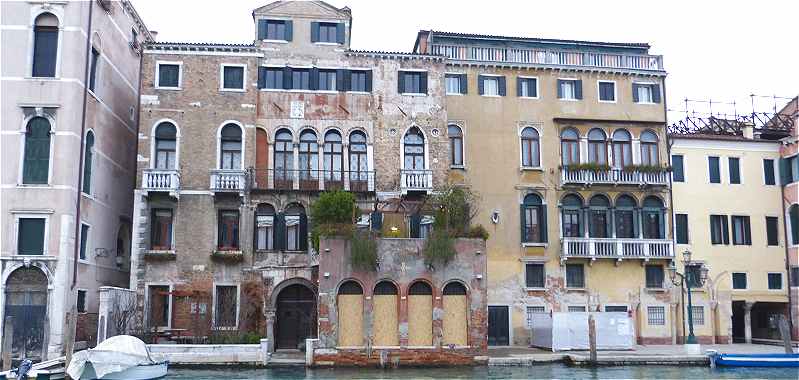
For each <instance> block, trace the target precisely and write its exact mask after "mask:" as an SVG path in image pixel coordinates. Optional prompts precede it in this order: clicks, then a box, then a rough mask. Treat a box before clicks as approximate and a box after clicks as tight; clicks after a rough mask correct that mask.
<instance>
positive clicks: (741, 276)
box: [732, 272, 747, 290]
mask: <svg viewBox="0 0 799 380" xmlns="http://www.w3.org/2000/svg"><path fill="white" fill-rule="evenodd" d="M746 287H747V284H746V273H741V272H733V274H732V288H733V289H735V290H745V289H746Z"/></svg>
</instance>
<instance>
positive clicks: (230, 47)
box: [144, 42, 258, 52]
mask: <svg viewBox="0 0 799 380" xmlns="http://www.w3.org/2000/svg"><path fill="white" fill-rule="evenodd" d="M144 48H145V49H152V50H216V51H252V52H258V48H257V47H256V46H255V45H253V44H251V43H249V44H226V43H217V42H150V43H147V44H145V46H144Z"/></svg>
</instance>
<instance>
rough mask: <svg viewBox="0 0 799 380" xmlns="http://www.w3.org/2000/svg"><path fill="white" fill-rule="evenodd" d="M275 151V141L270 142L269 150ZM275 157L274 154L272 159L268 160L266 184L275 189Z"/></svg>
mask: <svg viewBox="0 0 799 380" xmlns="http://www.w3.org/2000/svg"><path fill="white" fill-rule="evenodd" d="M274 151H275V143H274V142H270V143H269V150H268V152H274ZM274 157H275V156H274V154H273V155H272V159H271V160H266V186H267V188H268V189H274V188H275V159H274Z"/></svg>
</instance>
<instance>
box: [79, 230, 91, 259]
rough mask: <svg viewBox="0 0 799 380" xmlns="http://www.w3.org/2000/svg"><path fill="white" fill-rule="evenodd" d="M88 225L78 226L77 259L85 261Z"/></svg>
mask: <svg viewBox="0 0 799 380" xmlns="http://www.w3.org/2000/svg"><path fill="white" fill-rule="evenodd" d="M88 240H89V225H87V224H81V226H80V250H79V251H78V255H79V256H78V258H79V259H81V260H86V249H87V247H86V245H87V244H89V241H88Z"/></svg>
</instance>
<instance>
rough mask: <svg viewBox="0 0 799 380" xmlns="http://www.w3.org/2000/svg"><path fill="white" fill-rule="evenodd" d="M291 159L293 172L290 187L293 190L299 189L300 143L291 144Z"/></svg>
mask: <svg viewBox="0 0 799 380" xmlns="http://www.w3.org/2000/svg"><path fill="white" fill-rule="evenodd" d="M291 147H292V148H291V159H292V161H294V174H293V175H292V180H291V182H292V185H291V188H292V189H294V190H299V189H300V175H299V174H300V170H299V169H300V144H299V143H294V144H291Z"/></svg>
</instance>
